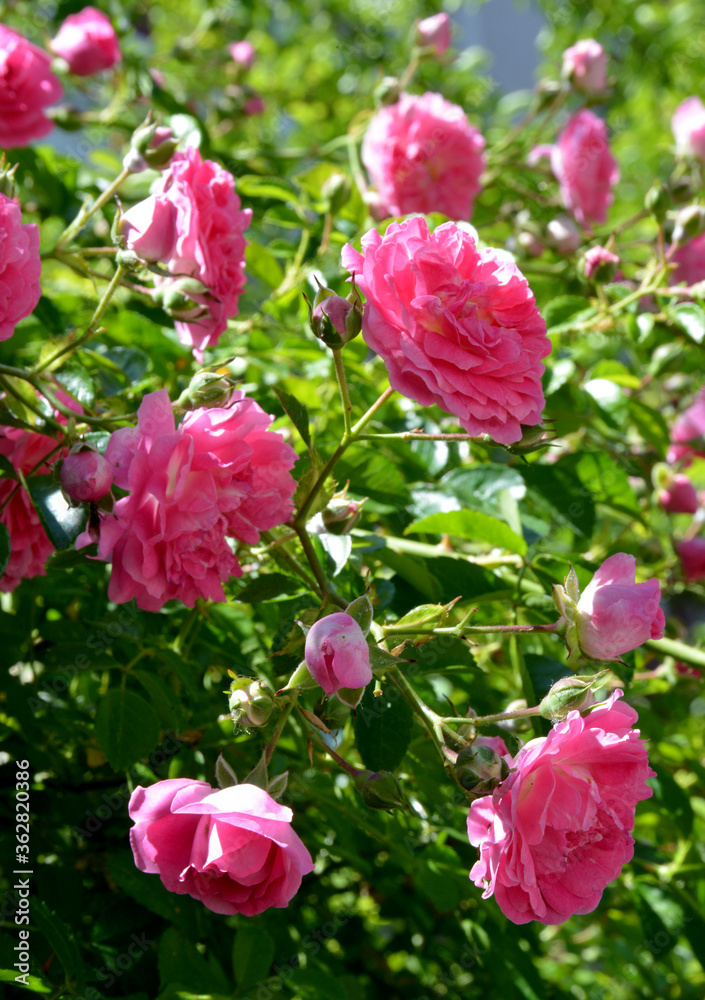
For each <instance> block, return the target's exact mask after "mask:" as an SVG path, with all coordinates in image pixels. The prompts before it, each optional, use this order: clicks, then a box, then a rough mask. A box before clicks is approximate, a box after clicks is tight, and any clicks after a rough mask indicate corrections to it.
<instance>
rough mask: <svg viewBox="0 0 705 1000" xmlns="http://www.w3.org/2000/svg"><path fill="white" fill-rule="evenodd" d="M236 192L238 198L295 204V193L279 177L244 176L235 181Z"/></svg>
mask: <svg viewBox="0 0 705 1000" xmlns="http://www.w3.org/2000/svg"><path fill="white" fill-rule="evenodd" d="M237 191H238V194H239V195H240V197H245V198H266V199H269V200H272V199H273V200H274V201H291V202H296V200H297V197H296V192H295V191H294V189H293V188H292V187H289V186H288V185H287V184H286V183H285V182H284V181H282V180H280V178H279V177H259V176H258V175H257V174H244V175H243V176H242V177H238V179H237Z"/></svg>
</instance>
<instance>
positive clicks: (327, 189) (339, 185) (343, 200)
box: [321, 173, 352, 215]
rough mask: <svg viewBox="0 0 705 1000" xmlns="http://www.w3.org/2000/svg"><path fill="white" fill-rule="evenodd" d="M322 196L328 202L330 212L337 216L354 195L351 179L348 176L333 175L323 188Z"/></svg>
mask: <svg viewBox="0 0 705 1000" xmlns="http://www.w3.org/2000/svg"><path fill="white" fill-rule="evenodd" d="M321 194H322V195H323V197H324V198H325V199H326V201H327V202H328V205H329V211H330V212H332V213H333V214H334V215H335V213H336V212H339V211H340V209H341V208H342V207H343V205H345V204H347V202H348V201H349V200H350V195H351V194H352V184H351V183H350V178H349V177H348V176H347V175H346V174H341V173H335V174H331V175H330V177H329V178H328V180H326V181H325V183H324V184H323V186H322V187H321Z"/></svg>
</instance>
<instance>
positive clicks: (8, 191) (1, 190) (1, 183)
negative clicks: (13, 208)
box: [0, 153, 19, 198]
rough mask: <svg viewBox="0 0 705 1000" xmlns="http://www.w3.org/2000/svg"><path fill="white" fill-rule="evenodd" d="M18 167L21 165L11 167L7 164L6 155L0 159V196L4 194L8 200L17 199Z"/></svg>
mask: <svg viewBox="0 0 705 1000" xmlns="http://www.w3.org/2000/svg"><path fill="white" fill-rule="evenodd" d="M18 166H19V163H14V164H13V165H12V166H11V167H9V166H8V165H7V164H6V163H5V154H4V153H3V154H2V158H1V159H0V194H4V195H5V197H6V198H14V197H15V174H16V173H17V168H18Z"/></svg>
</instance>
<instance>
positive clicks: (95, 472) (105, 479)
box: [59, 444, 113, 503]
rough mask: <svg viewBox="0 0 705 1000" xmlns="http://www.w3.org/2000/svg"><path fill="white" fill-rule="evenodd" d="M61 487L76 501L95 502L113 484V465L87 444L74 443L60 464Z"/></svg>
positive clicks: (100, 498)
mask: <svg viewBox="0 0 705 1000" xmlns="http://www.w3.org/2000/svg"><path fill="white" fill-rule="evenodd" d="M59 480H60V482H61V489H62V490H63V492H64V493H65V494H66V495H67V496H68V497H69V498H70V499H71V500H75V501H76V503H95V502H96V501H98V500H102V498H103V497H104V496H105V495H106V493H108V492H109V490H110V487H111V486H112V485H113V467H112V465H111V464H110V462H109V461H108V460H107V458H105V456H104V455H101V454H100V452H99V451H96V450H95V448H93V447H91V446H90V445H87V444H79V445H74V447H73V448H72V449H71V451H70V452H69V454H68V455H67V456H66V458H65V459H64V461H63V463H62V465H61V473H60V476H59Z"/></svg>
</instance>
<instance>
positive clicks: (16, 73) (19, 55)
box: [0, 24, 64, 149]
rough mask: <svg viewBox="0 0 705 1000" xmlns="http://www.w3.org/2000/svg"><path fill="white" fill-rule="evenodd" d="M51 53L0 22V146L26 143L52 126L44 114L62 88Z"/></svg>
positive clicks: (59, 95)
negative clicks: (51, 67)
mask: <svg viewBox="0 0 705 1000" xmlns="http://www.w3.org/2000/svg"><path fill="white" fill-rule="evenodd" d="M50 65H51V56H50V55H49V54H48V53H47V52H43V51H42V49H39V48H37V46H36V45H32V43H31V42H28V41H27V39H26V38H25V37H24V36H23V35H20V34H18V32H16V31H12V29H11V28H7V27H5V25H4V24H0V149H12V148H13V147H15V146H27V145H29V143H30V142H31V141H32V140H33V139H41V138H42V136H45V135H46V134H47V133H48V132H51V130H52V129H53V127H54V123H53V121H52V120H51V119H50V118H47V116H46V115H45V114H44V109H45V108H46V107H47V105H49V104H55V103H56V101H58V100H59V99H60V98H61V96H62V95H63V93H64V91H63V88H62V86H61V84H60V83H59V81H58V80H57V78H56V77H55V76H54V74H53V73H52V71H51V69H50V68H49V67H50Z"/></svg>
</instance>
